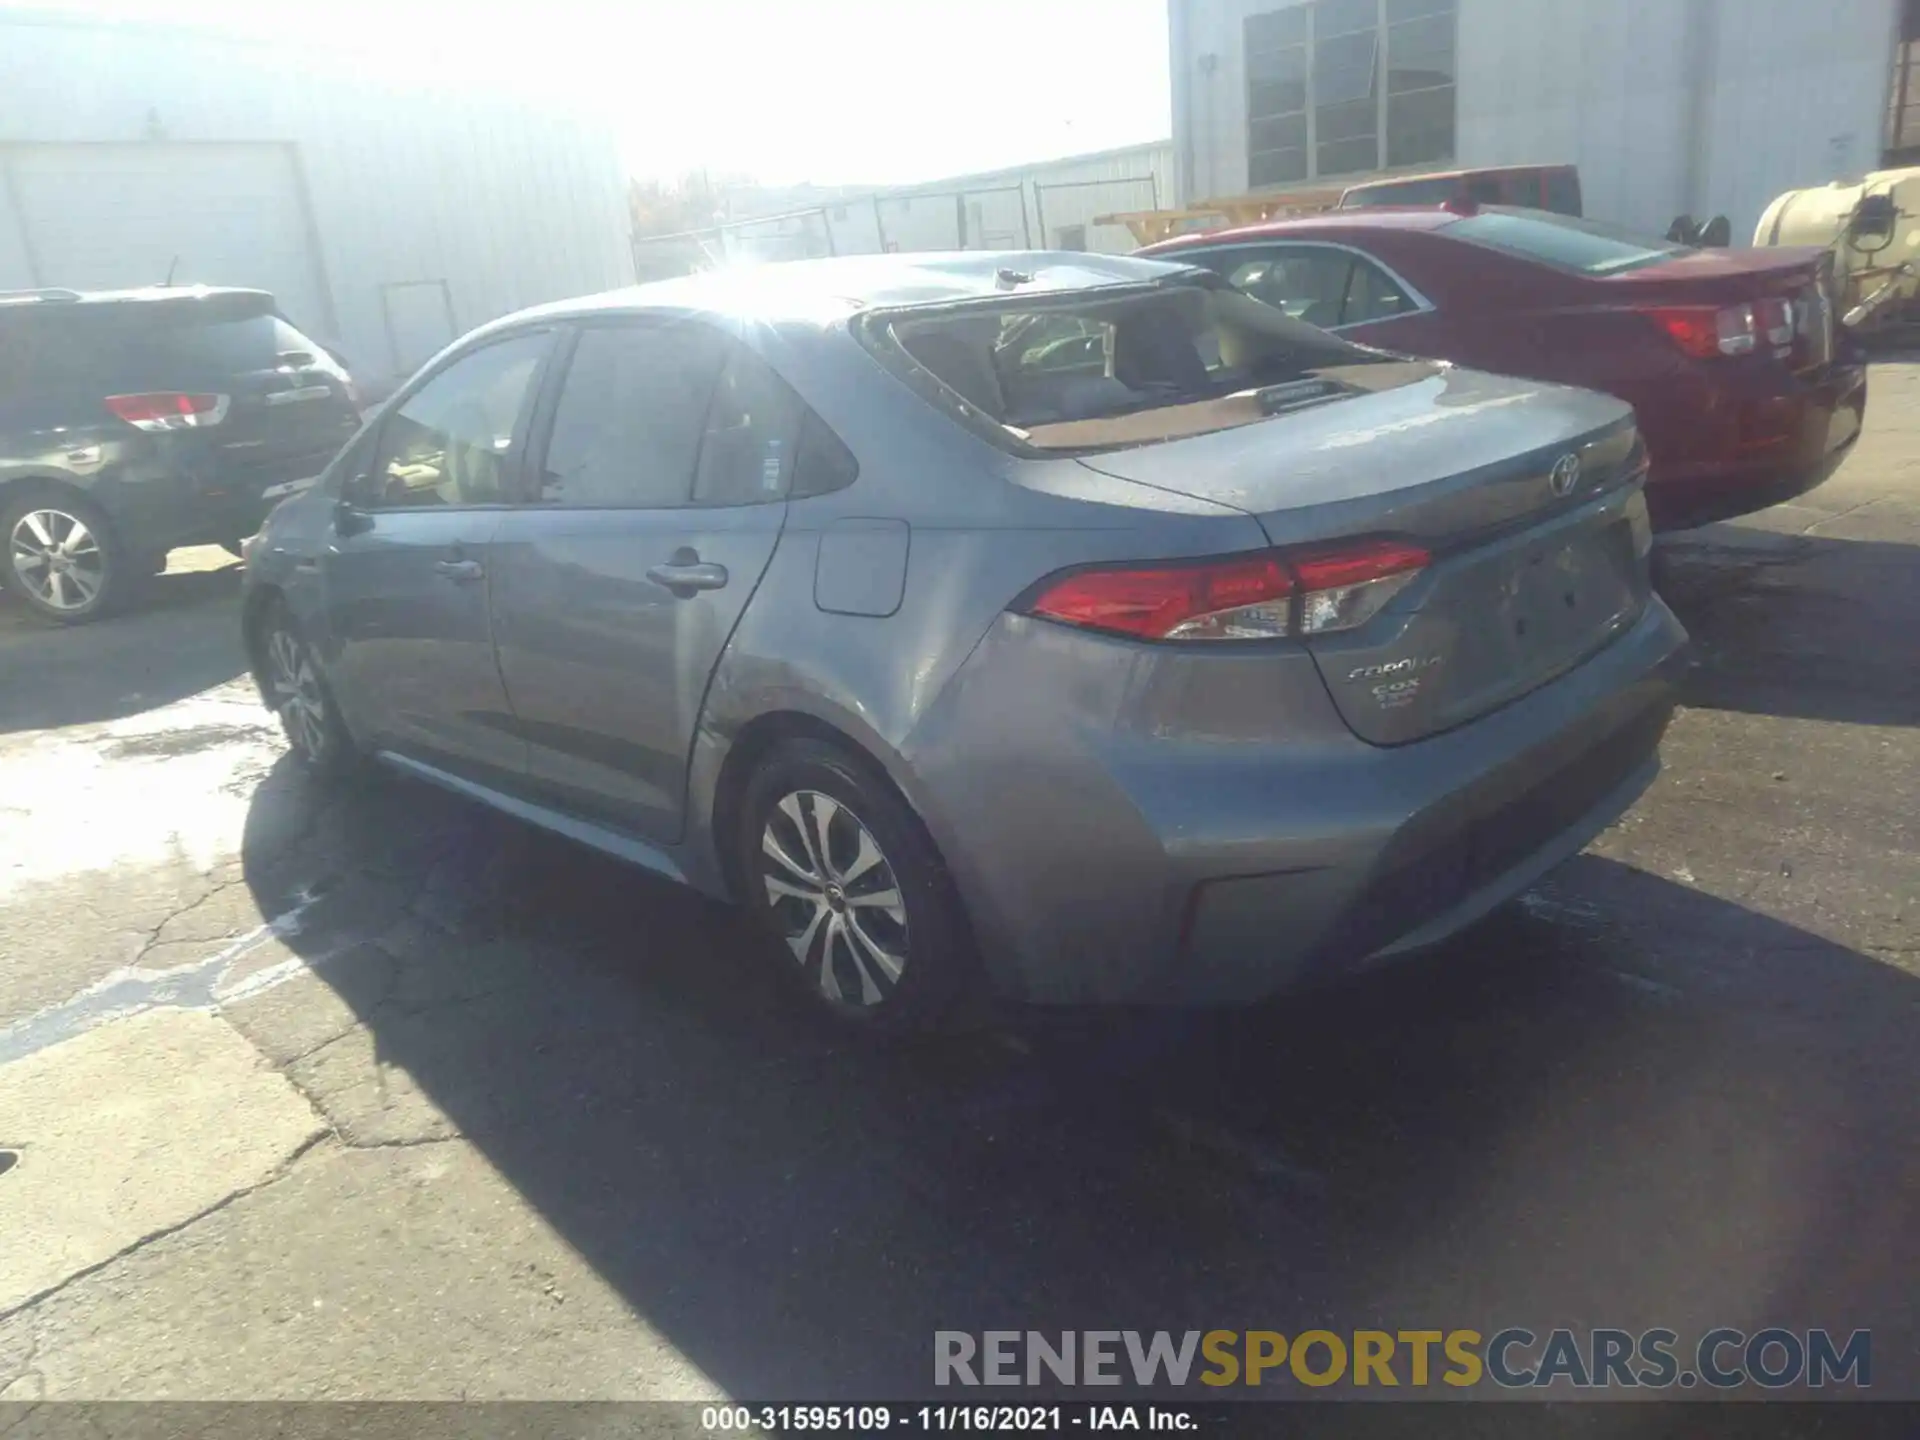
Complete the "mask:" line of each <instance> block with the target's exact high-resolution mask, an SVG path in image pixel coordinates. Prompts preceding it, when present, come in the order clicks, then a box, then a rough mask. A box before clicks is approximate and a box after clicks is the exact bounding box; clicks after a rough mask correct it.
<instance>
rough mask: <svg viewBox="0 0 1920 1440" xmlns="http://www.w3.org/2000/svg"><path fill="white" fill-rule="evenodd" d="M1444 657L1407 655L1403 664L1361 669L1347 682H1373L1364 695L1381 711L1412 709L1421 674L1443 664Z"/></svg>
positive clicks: (1392, 663)
mask: <svg viewBox="0 0 1920 1440" xmlns="http://www.w3.org/2000/svg"><path fill="white" fill-rule="evenodd" d="M1445 659H1446V657H1445V656H1444V655H1410V656H1408V657H1407V658H1406V659H1404V660H1389V661H1387V662H1386V663H1385V664H1382V665H1362V666H1360V667H1359V668H1357V669H1355V670H1352V671H1349V672H1348V674H1347V679H1348V681H1350V682H1352V681H1364V680H1374V681H1378V682H1379V683H1378V684H1374V685H1369V686H1368V687H1367V693H1368V694H1370V695H1371V696H1373V703H1374V704H1376V705H1378V706H1379V707H1380V708H1381V709H1382V710H1398V709H1401V708H1402V707H1403V706H1407V705H1411V704H1412V703H1413V702H1414V699H1415V698H1416V697H1417V696H1418V695H1419V694H1420V688H1421V679H1420V674H1419V672H1420V671H1423V670H1431V669H1432V668H1433V667H1434V666H1436V665H1438V664H1440V663H1441V662H1442V661H1444V660H1445Z"/></svg>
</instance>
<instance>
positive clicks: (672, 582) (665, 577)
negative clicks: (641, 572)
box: [647, 560, 727, 600]
mask: <svg viewBox="0 0 1920 1440" xmlns="http://www.w3.org/2000/svg"><path fill="white" fill-rule="evenodd" d="M647 578H648V579H649V580H651V581H653V583H654V584H656V585H664V586H666V588H667V589H669V590H671V591H673V593H674V594H676V595H679V596H680V598H681V599H683V600H685V599H687V598H689V597H690V596H691V595H692V594H693V592H694V591H696V590H718V589H719V588H720V587H721V586H722V585H725V584H726V583H727V567H726V566H724V565H713V564H709V563H707V562H705V561H700V560H694V561H688V562H684V563H683V562H678V561H676V562H674V563H671V564H667V565H649V566H648V567H647ZM683 592H684V593H683Z"/></svg>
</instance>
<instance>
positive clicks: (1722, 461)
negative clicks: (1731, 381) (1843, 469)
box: [1647, 364, 1867, 530]
mask: <svg viewBox="0 0 1920 1440" xmlns="http://www.w3.org/2000/svg"><path fill="white" fill-rule="evenodd" d="M1866 407H1867V372H1866V368H1865V367H1864V366H1863V365H1853V364H1846V365H1835V366H1833V367H1832V368H1831V369H1830V370H1828V371H1827V373H1826V374H1825V375H1824V376H1822V377H1821V378H1820V379H1819V380H1818V381H1817V382H1812V383H1809V382H1806V381H1802V380H1800V379H1798V378H1790V379H1789V380H1788V381H1787V382H1786V385H1785V387H1784V388H1782V389H1779V390H1778V391H1777V392H1774V393H1767V394H1756V395H1741V396H1736V397H1733V398H1732V399H1731V400H1730V401H1729V402H1728V404H1727V405H1725V406H1723V407H1722V408H1723V409H1732V410H1734V411H1735V412H1736V413H1737V417H1738V418H1737V419H1736V420H1734V421H1733V422H1732V430H1731V431H1730V438H1729V441H1728V445H1727V454H1726V455H1725V456H1723V457H1717V458H1714V459H1708V460H1693V461H1688V462H1684V463H1674V464H1663V463H1662V462H1661V461H1660V459H1659V456H1660V454H1661V453H1662V452H1663V451H1665V450H1670V449H1677V448H1678V447H1668V446H1663V445H1661V444H1660V443H1659V441H1660V438H1661V437H1659V436H1658V434H1657V433H1654V432H1650V433H1649V441H1648V443H1649V445H1650V447H1651V448H1652V449H1653V452H1654V466H1653V471H1652V473H1651V474H1650V475H1649V476H1648V479H1647V508H1648V510H1649V512H1650V513H1651V514H1652V517H1653V524H1654V528H1655V529H1656V530H1685V529H1689V528H1691V527H1692V526H1695V525H1706V524H1710V523H1712V522H1713V521H1716V520H1729V519H1732V518H1733V517H1734V516H1737V515H1747V514H1751V513H1752V512H1754V511H1755V510H1764V509H1766V508H1767V507H1768V506H1769V505H1778V504H1780V503H1781V502H1782V501H1784V500H1791V499H1793V498H1794V497H1795V496H1797V495H1804V494H1806V493H1807V492H1808V491H1809V490H1811V489H1813V488H1814V487H1815V486H1817V485H1819V484H1820V483H1821V482H1823V481H1824V480H1826V478H1827V477H1828V476H1830V475H1832V474H1833V472H1834V471H1835V470H1837V469H1839V468H1840V466H1841V464H1842V463H1843V462H1844V461H1845V460H1846V458H1847V456H1848V455H1849V454H1851V453H1852V450H1853V446H1854V444H1855V443H1856V442H1857V441H1858V440H1859V438H1860V431H1861V428H1862V426H1863V424H1864V423H1865V419H1866Z"/></svg>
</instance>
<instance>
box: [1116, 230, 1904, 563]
mask: <svg viewBox="0 0 1920 1440" xmlns="http://www.w3.org/2000/svg"><path fill="white" fill-rule="evenodd" d="M1140 253H1142V254H1144V255H1153V256H1157V257H1158V258H1160V259H1164V260H1182V261H1187V262H1190V263H1192V264H1195V265H1203V266H1206V267H1207V268H1208V269H1211V270H1215V271H1218V272H1219V273H1220V274H1221V275H1223V276H1225V277H1226V279H1227V280H1228V281H1230V282H1231V283H1232V284H1233V285H1235V286H1237V287H1238V288H1240V289H1242V290H1244V291H1246V292H1247V293H1248V294H1250V295H1254V296H1256V297H1258V298H1259V299H1261V300H1264V301H1266V302H1268V303H1269V304H1272V305H1276V306H1278V307H1280V308H1281V309H1283V310H1285V311H1286V312H1287V313H1288V314H1290V315H1293V316H1296V317H1297V318H1299V319H1302V320H1305V321H1307V322H1309V323H1310V324H1313V325H1318V326H1321V327H1322V328H1324V329H1328V330H1336V331H1338V332H1339V333H1340V334H1342V335H1345V336H1347V337H1349V338H1351V339H1354V340H1357V341H1359V342H1361V343H1363V344H1367V345H1375V346H1378V347H1380V348H1381V349H1383V350H1394V351H1398V352H1401V353H1403V354H1409V355H1420V356H1426V357H1430V358H1433V359H1439V360H1453V361H1457V362H1458V363H1460V364H1462V365H1471V366H1473V367H1474V368H1476V369H1480V370H1493V371H1498V372H1502V373H1505V374H1508V375H1518V376H1523V377H1526V378H1528V379H1537V380H1552V381H1558V382H1560V383H1562V384H1567V385H1582V386H1585V387H1587V388H1589V389H1593V390H1604V391H1606V392H1608V393H1609V394H1612V395H1617V396H1619V397H1620V398H1621V399H1622V400H1626V401H1628V402H1629V403H1631V404H1632V405H1633V407H1634V409H1635V410H1636V411H1637V412H1638V413H1639V418H1640V428H1641V432H1642V434H1644V435H1645V437H1646V441H1647V449H1648V454H1649V459H1650V462H1651V466H1652V469H1651V471H1650V473H1649V476H1648V484H1647V502H1648V506H1649V508H1650V509H1651V510H1652V512H1653V517H1654V523H1655V525H1656V526H1658V527H1659V528H1661V529H1666V530H1672V529H1680V528H1684V527H1686V526H1689V525H1699V524H1704V523H1706V522H1707V521H1709V520H1719V519H1725V518H1726V517H1728V516H1731V515H1742V514H1745V513H1747V512H1748V511H1752V510H1759V509H1761V508H1763V507H1765V506H1768V505H1772V504H1775V503H1777V502H1779V501H1781V500H1785V499H1787V498H1789V497H1791V496H1794V495H1799V494H1802V493H1804V492H1805V491H1807V490H1810V489H1812V488H1813V487H1814V486H1815V485H1818V484H1819V483H1820V482H1821V481H1822V480H1824V479H1826V478H1827V476H1828V475H1830V474H1832V473H1833V471H1834V469H1835V468H1836V467H1837V466H1838V465H1839V464H1840V462H1841V460H1843V459H1844V458H1845V457H1846V454H1847V451H1848V449H1849V448H1850V447H1851V446H1852V445H1853V443H1854V441H1855V440H1856V439H1858V438H1859V434H1860V424H1861V420H1862V418H1863V416H1864V415H1865V412H1866V398H1867V379H1866V368H1865V366H1864V364H1863V363H1862V357H1861V355H1860V353H1859V351H1858V348H1857V346H1855V345H1854V343H1853V341H1852V340H1851V338H1850V337H1849V336H1848V335H1847V334H1846V332H1845V331H1844V330H1842V329H1840V328H1839V327H1837V326H1836V324H1835V322H1834V318H1833V312H1832V308H1831V305H1830V304H1829V302H1828V300H1827V297H1826V293H1825V291H1824V290H1823V288H1822V286H1821V284H1820V266H1821V264H1822V255H1823V252H1821V251H1819V250H1805V249H1784V248H1783V249H1765V250H1697V249H1691V248H1689V247H1687V246H1684V245H1674V244H1670V243H1668V242H1666V241H1662V240H1643V239H1640V238H1637V237H1633V236H1629V235H1626V234H1623V233H1621V232H1618V231H1615V230H1613V229H1611V228H1609V227H1606V226H1600V225H1595V224H1593V223H1591V222H1589V221H1583V220H1574V219H1569V218H1567V217H1564V216H1560V215H1550V214H1547V213H1545V212H1543V211H1539V210H1514V209H1504V208H1499V207H1486V208H1483V209H1475V208H1473V207H1471V206H1460V207H1449V208H1444V209H1430V210H1374V211H1336V212H1334V213H1332V214H1328V215H1317V216H1312V217H1309V218H1307V219H1302V220H1285V221H1276V222H1273V223H1271V224H1265V225H1254V226H1248V227H1246V228H1243V229H1238V230H1225V231H1220V230H1216V231H1210V232H1207V233H1205V234H1200V235H1190V236H1182V237H1180V238H1178V239H1174V240H1169V241H1166V242H1164V243H1162V244H1159V245H1154V246H1150V247H1148V248H1147V249H1146V250H1143V251H1141V252H1140Z"/></svg>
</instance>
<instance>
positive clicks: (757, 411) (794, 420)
mask: <svg viewBox="0 0 1920 1440" xmlns="http://www.w3.org/2000/svg"><path fill="white" fill-rule="evenodd" d="M806 410H807V407H806V405H805V403H804V402H802V401H801V399H800V397H799V396H798V395H796V394H794V393H793V391H792V390H791V389H789V388H788V386H787V382H786V381H784V380H782V379H781V378H780V377H779V376H778V375H776V374H774V373H773V370H772V368H771V367H770V366H768V364H767V362H766V361H764V360H762V359H761V358H760V357H759V356H758V355H755V354H754V353H753V352H752V351H751V350H749V349H747V348H746V347H745V346H744V345H736V346H734V347H733V358H732V359H731V360H730V361H729V362H728V364H727V368H726V370H725V371H724V372H723V373H722V374H721V376H720V383H719V385H718V386H717V387H715V389H714V392H713V403H712V405H711V406H709V407H708V409H707V425H706V433H705V435H704V436H703V437H702V438H701V441H700V467H699V469H698V471H697V472H696V473H695V475H694V480H693V501H694V503H695V504H696V505H758V504H761V503H763V502H765V501H768V500H778V499H780V498H781V497H782V496H784V495H785V494H786V493H787V488H788V485H789V484H790V482H791V480H792V477H793V466H794V456H795V453H796V452H797V450H798V448H799V444H800V422H801V418H802V417H803V416H804V415H805V414H806Z"/></svg>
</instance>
